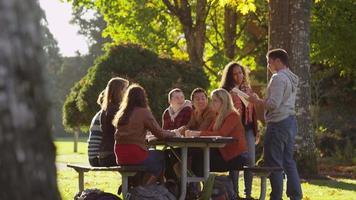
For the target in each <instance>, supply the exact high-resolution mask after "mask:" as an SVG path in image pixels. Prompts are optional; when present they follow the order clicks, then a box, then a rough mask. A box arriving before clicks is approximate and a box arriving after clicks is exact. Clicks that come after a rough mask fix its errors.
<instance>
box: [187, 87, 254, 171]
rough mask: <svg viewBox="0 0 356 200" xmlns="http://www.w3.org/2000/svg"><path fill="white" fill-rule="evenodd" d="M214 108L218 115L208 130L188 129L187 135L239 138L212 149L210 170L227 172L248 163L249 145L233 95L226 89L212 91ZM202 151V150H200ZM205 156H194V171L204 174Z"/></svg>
mask: <svg viewBox="0 0 356 200" xmlns="http://www.w3.org/2000/svg"><path fill="white" fill-rule="evenodd" d="M211 97H212V105H211V106H212V109H213V110H214V111H215V112H217V117H216V118H215V120H214V121H213V122H212V124H211V125H210V127H209V128H208V130H206V131H191V130H187V131H186V135H188V136H189V135H201V136H226V137H234V138H236V139H237V140H236V141H235V142H233V143H229V144H226V145H225V146H224V147H222V148H218V149H217V148H212V149H210V171H213V172H226V171H229V170H234V169H238V168H241V167H242V166H244V165H246V163H247V147H246V140H245V134H244V128H243V126H242V123H241V119H240V115H239V113H238V112H237V110H236V109H235V108H234V105H233V103H232V99H231V96H230V95H229V93H228V92H227V91H226V90H225V89H222V88H220V89H216V90H214V91H213V92H212V93H211ZM199 153H201V152H199ZM202 159H203V156H202V155H200V156H199V155H197V156H194V159H193V163H192V170H193V172H194V173H195V174H196V175H198V176H202V175H203V166H202V163H203V160H202Z"/></svg>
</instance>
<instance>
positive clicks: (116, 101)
mask: <svg viewBox="0 0 356 200" xmlns="http://www.w3.org/2000/svg"><path fill="white" fill-rule="evenodd" d="M128 85H129V81H128V80H126V79H124V78H120V77H116V78H112V79H110V81H109V82H108V84H107V86H106V88H105V92H104V97H103V103H102V104H101V106H102V109H103V110H104V111H107V110H108V108H109V106H117V107H118V106H119V105H120V103H121V99H122V94H123V92H124V90H125V89H126V87H127V86H128Z"/></svg>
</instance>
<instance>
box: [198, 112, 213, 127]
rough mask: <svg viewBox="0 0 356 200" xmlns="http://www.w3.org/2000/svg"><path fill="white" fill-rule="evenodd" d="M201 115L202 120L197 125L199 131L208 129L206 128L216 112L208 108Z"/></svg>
mask: <svg viewBox="0 0 356 200" xmlns="http://www.w3.org/2000/svg"><path fill="white" fill-rule="evenodd" d="M203 117H204V120H203V122H202V123H201V124H200V126H199V130H201V131H205V130H208V128H209V127H210V125H211V123H212V122H213V121H214V119H215V117H216V113H215V112H214V111H212V110H210V111H209V112H208V113H206V115H205V116H203Z"/></svg>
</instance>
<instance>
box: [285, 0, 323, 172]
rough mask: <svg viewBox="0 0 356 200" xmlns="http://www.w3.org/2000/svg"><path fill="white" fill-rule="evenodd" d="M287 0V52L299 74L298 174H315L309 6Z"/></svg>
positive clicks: (302, 1) (304, 0)
mask: <svg viewBox="0 0 356 200" xmlns="http://www.w3.org/2000/svg"><path fill="white" fill-rule="evenodd" d="M289 1H290V16H291V18H290V19H291V20H290V21H291V23H290V33H291V39H290V47H291V48H290V51H289V57H290V59H289V62H290V67H291V69H292V71H294V72H295V73H296V74H297V75H298V76H299V87H298V89H299V91H298V95H297V100H296V108H297V119H298V130H299V136H300V137H301V140H298V160H299V163H298V164H299V166H300V167H299V169H300V173H301V174H304V175H311V174H316V173H317V161H316V147H315V143H314V129H313V126H312V119H311V113H310V106H311V84H310V81H311V80H310V79H311V76H310V56H309V55H310V9H311V0H289Z"/></svg>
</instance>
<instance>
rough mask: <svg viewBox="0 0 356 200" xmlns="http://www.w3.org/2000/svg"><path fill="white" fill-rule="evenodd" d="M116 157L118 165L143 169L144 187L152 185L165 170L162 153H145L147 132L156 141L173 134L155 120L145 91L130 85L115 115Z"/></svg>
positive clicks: (148, 151)
mask: <svg viewBox="0 0 356 200" xmlns="http://www.w3.org/2000/svg"><path fill="white" fill-rule="evenodd" d="M113 125H114V126H115V127H116V132H115V155H116V159H117V160H116V162H117V163H118V164H119V165H136V164H140V165H144V166H145V167H146V168H147V172H149V173H150V174H151V175H153V176H150V178H149V179H148V180H147V181H146V183H145V184H150V183H154V182H155V181H156V178H157V177H158V176H160V175H161V173H162V171H163V168H164V153H163V152H161V151H156V150H148V148H147V145H146V140H145V139H146V134H147V131H151V133H152V134H153V135H155V136H156V137H157V138H165V137H172V136H174V135H175V134H174V133H173V132H170V131H165V130H163V129H162V128H161V127H160V126H159V125H158V123H157V121H156V120H155V118H154V117H153V115H152V112H151V111H150V109H149V107H148V103H147V96H146V92H145V90H144V89H143V88H142V87H141V86H139V85H137V84H133V85H131V86H130V87H129V88H128V89H127V91H126V93H125V95H124V99H123V101H122V103H121V105H120V109H119V111H118V112H117V114H116V115H115V118H114V121H113Z"/></svg>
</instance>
